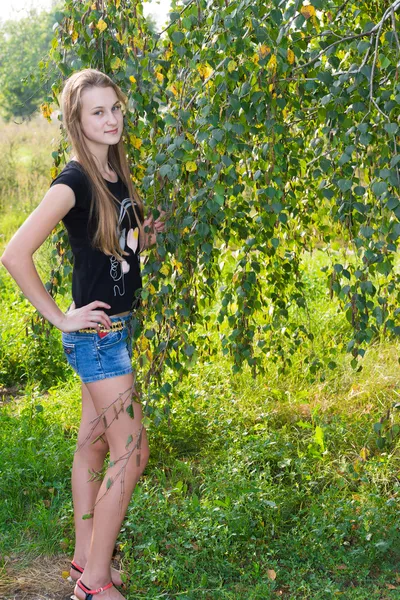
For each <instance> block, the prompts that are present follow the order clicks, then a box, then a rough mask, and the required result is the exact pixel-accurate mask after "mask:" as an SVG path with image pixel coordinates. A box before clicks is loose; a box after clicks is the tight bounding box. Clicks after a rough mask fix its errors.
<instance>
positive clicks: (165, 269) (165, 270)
mask: <svg viewBox="0 0 400 600" xmlns="http://www.w3.org/2000/svg"><path fill="white" fill-rule="evenodd" d="M160 273H162V274H163V275H169V265H168V264H167V263H164V264H163V266H162V267H161V269H160Z"/></svg>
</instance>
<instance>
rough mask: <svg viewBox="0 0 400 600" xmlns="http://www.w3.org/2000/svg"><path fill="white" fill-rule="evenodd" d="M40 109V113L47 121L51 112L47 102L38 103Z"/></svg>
mask: <svg viewBox="0 0 400 600" xmlns="http://www.w3.org/2000/svg"><path fill="white" fill-rule="evenodd" d="M40 110H41V111H42V115H43V116H44V118H45V119H47V120H48V121H51V118H50V116H51V113H52V110H51V108H50V106H49V104H46V103H45V102H44V103H43V104H41V105H40Z"/></svg>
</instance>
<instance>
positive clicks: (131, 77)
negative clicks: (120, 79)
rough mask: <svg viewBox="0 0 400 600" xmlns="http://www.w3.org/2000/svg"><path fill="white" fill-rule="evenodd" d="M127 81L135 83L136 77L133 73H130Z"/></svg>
mask: <svg viewBox="0 0 400 600" xmlns="http://www.w3.org/2000/svg"><path fill="white" fill-rule="evenodd" d="M129 81H130V82H131V83H136V79H135V78H134V76H133V75H131V76H130V77H129Z"/></svg>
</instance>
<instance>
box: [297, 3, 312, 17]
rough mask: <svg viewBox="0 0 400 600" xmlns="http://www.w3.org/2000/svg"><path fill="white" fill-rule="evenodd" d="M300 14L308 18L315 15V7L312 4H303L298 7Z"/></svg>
mask: <svg viewBox="0 0 400 600" xmlns="http://www.w3.org/2000/svg"><path fill="white" fill-rule="evenodd" d="M300 12H301V14H302V15H303V17H304V18H305V19H309V18H310V17H313V16H314V15H315V8H314V7H313V5H312V4H303V6H302V7H301V9H300Z"/></svg>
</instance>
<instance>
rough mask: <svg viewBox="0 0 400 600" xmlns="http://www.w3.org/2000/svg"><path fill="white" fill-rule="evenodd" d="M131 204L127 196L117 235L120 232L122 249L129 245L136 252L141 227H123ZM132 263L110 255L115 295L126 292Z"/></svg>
mask: <svg viewBox="0 0 400 600" xmlns="http://www.w3.org/2000/svg"><path fill="white" fill-rule="evenodd" d="M129 206H131V200H130V198H125V200H123V201H122V202H121V206H120V211H119V217H118V228H117V235H118V234H119V244H120V246H121V248H122V250H125V251H126V250H127V247H129V248H130V249H131V250H132V251H133V253H135V252H136V250H137V247H138V240H139V228H138V227H135V229H129V231H128V232H127V231H126V228H124V229H121V223H122V222H123V220H124V218H125V215H127V214H128V207H129ZM129 271H130V265H129V263H127V261H126V260H123V261H122V262H121V261H119V260H118V259H117V258H116V257H115V256H114V255H112V256H111V257H110V275H111V278H112V280H113V281H114V282H115V285H114V296H117V295H118V296H123V295H124V294H125V273H129Z"/></svg>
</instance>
